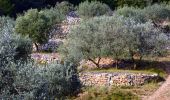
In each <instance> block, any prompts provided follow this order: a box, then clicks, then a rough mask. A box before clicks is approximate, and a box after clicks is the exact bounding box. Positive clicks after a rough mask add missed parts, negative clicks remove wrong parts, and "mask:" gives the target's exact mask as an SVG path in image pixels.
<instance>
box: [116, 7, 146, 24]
mask: <svg viewBox="0 0 170 100" xmlns="http://www.w3.org/2000/svg"><path fill="white" fill-rule="evenodd" d="M115 14H116V15H118V16H123V17H128V18H133V19H134V20H135V21H137V22H139V23H145V22H146V21H148V20H149V19H147V18H146V17H145V14H144V12H143V10H142V9H140V8H135V7H127V6H125V7H123V8H119V9H118V10H116V11H115Z"/></svg>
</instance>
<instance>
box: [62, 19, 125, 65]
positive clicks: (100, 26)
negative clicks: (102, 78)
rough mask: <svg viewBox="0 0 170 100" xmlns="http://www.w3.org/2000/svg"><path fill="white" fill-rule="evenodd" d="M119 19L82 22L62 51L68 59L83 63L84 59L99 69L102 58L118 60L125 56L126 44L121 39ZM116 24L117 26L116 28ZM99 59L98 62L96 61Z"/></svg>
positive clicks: (69, 36) (74, 29)
mask: <svg viewBox="0 0 170 100" xmlns="http://www.w3.org/2000/svg"><path fill="white" fill-rule="evenodd" d="M119 20H121V18H120V19H118V18H114V17H99V18H93V19H90V20H88V21H87V22H82V23H81V24H80V25H79V26H77V27H75V28H73V29H72V31H71V33H70V34H69V35H68V37H67V38H68V40H67V42H66V43H65V44H64V47H65V48H64V49H61V50H60V51H61V52H63V53H64V54H65V56H66V57H67V58H68V59H71V60H73V61H77V62H79V61H81V60H82V59H86V60H90V61H92V62H93V63H94V64H95V65H96V66H97V67H98V68H99V67H100V65H99V63H100V59H101V58H102V57H108V56H110V57H113V58H115V59H116V60H118V59H120V57H121V56H123V55H124V51H125V50H124V44H122V43H123V42H122V41H121V40H120V39H119V37H121V34H120V33H121V32H119V31H120V29H121V28H119V27H121V26H122V25H121V23H119ZM115 24H116V25H117V26H115ZM96 58H98V61H95V59H96Z"/></svg>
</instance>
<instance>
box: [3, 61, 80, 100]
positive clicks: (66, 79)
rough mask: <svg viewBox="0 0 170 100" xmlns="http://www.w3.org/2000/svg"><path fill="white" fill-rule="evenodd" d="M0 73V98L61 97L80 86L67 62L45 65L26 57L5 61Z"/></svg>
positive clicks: (75, 74) (75, 90) (70, 94)
mask: <svg viewBox="0 0 170 100" xmlns="http://www.w3.org/2000/svg"><path fill="white" fill-rule="evenodd" d="M4 71H5V72H6V74H5V72H4ZM0 73H1V74H0V75H1V76H0V79H1V82H0V96H1V98H2V99H4V98H8V99H9V98H16V99H20V98H22V99H36V100H37V99H38V100H42V99H64V98H66V96H72V95H75V93H77V92H78V91H79V89H80V82H79V80H78V76H77V72H76V67H75V66H74V65H73V64H71V63H66V62H65V63H64V64H61V63H52V64H48V65H46V67H45V66H40V65H36V64H35V63H33V62H30V61H29V62H27V63H23V62H22V63H17V64H15V63H9V64H8V65H6V66H3V69H2V70H1V72H0Z"/></svg>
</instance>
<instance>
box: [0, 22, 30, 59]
mask: <svg viewBox="0 0 170 100" xmlns="http://www.w3.org/2000/svg"><path fill="white" fill-rule="evenodd" d="M10 22H11V21H10V20H8V21H6V22H5V23H4V24H3V25H4V26H3V29H2V30H0V47H1V48H0V56H1V57H0V59H1V60H4V59H6V58H15V60H18V59H26V58H27V57H28V56H29V55H30V54H31V52H32V41H31V40H30V39H29V38H28V37H21V36H20V35H16V34H15V33H14V30H13V27H14V26H13V23H10Z"/></svg>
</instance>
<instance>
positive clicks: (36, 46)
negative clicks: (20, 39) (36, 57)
mask: <svg viewBox="0 0 170 100" xmlns="http://www.w3.org/2000/svg"><path fill="white" fill-rule="evenodd" d="M34 44H35V48H36V50H37V51H39V47H38V44H37V43H34Z"/></svg>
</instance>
